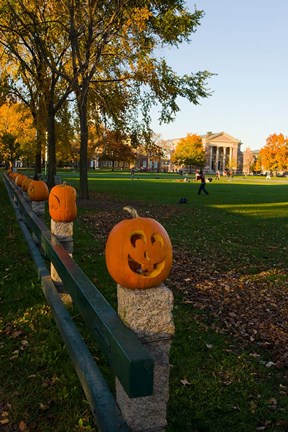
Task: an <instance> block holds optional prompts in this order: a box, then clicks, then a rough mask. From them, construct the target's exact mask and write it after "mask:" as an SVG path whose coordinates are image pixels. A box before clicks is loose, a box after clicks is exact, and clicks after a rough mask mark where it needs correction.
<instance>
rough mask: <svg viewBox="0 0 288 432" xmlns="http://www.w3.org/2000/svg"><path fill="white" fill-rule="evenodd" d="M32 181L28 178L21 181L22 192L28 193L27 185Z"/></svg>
mask: <svg viewBox="0 0 288 432" xmlns="http://www.w3.org/2000/svg"><path fill="white" fill-rule="evenodd" d="M32 181H33V180H32V179H31V178H29V177H26V178H25V179H24V180H23V181H22V184H21V186H22V189H23V191H24V192H27V193H28V188H29V185H30V183H31V182H32Z"/></svg>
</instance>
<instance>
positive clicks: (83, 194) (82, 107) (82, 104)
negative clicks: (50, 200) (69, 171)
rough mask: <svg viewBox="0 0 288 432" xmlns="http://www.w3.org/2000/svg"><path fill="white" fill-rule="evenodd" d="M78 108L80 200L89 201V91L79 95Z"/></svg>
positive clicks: (83, 91)
mask: <svg viewBox="0 0 288 432" xmlns="http://www.w3.org/2000/svg"><path fill="white" fill-rule="evenodd" d="M77 107H78V112H79V120H80V133H81V136H80V164H79V169H80V198H82V199H85V200H88V199H89V189H88V160H87V154H88V118H87V89H85V90H84V89H83V90H82V91H81V93H79V94H78V95H77Z"/></svg>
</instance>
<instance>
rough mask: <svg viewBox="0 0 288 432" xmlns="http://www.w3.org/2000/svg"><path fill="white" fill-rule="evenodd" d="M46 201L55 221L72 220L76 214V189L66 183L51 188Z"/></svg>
mask: <svg viewBox="0 0 288 432" xmlns="http://www.w3.org/2000/svg"><path fill="white" fill-rule="evenodd" d="M48 203H49V213H50V216H51V218H52V219H53V220H54V221H55V222H72V221H73V220H74V219H75V218H76V216H77V205H76V190H75V189H74V188H73V187H72V186H69V185H67V184H66V183H63V184H61V185H57V186H54V187H53V188H52V189H51V192H50V194H49V200H48Z"/></svg>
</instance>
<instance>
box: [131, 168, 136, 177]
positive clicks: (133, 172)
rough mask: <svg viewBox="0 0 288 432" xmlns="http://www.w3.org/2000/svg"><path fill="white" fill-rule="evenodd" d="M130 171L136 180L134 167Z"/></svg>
mask: <svg viewBox="0 0 288 432" xmlns="http://www.w3.org/2000/svg"><path fill="white" fill-rule="evenodd" d="M130 173H131V179H132V180H134V175H135V170H134V168H132V169H131V171H130Z"/></svg>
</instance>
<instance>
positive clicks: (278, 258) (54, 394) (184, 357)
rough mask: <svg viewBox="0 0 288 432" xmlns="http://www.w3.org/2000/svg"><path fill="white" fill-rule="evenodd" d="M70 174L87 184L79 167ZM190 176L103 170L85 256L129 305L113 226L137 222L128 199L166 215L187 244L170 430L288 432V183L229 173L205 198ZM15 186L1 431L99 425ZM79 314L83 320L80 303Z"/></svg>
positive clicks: (4, 224)
mask: <svg viewBox="0 0 288 432" xmlns="http://www.w3.org/2000/svg"><path fill="white" fill-rule="evenodd" d="M60 175H61V178H62V180H66V181H67V182H69V183H71V184H73V185H74V186H75V187H76V188H77V187H78V184H79V179H78V174H77V173H73V172H68V171H63V172H61V173H60ZM180 180H183V178H181V177H180V176H178V175H176V174H170V175H164V174H137V173H136V175H135V179H134V180H131V178H130V174H129V173H125V172H123V173H122V172H115V173H112V172H99V173H98V172H91V173H90V174H89V188H90V191H91V200H90V201H89V202H83V201H79V204H78V209H79V217H78V218H77V220H76V221H75V223H74V240H75V246H74V258H75V260H76V261H77V262H78V263H79V264H80V266H81V267H82V268H83V270H84V271H85V272H86V273H87V275H88V276H89V277H90V279H91V280H92V281H93V282H94V283H95V285H96V286H97V288H98V289H99V290H100V291H101V292H103V294H104V295H105V297H106V298H107V299H108V300H109V302H111V304H112V305H113V306H114V307H115V308H116V307H117V306H116V288H115V283H114V282H113V281H112V280H111V278H110V276H109V275H108V274H107V270H106V267H105V259H104V255H103V252H104V247H105V240H106V238H107V235H108V233H109V232H110V230H111V228H112V227H113V226H114V225H115V223H117V221H119V220H121V219H123V218H124V217H127V215H125V213H124V212H123V211H122V208H123V207H124V205H132V206H134V207H136V208H137V210H138V212H139V214H140V215H142V216H149V217H153V218H155V219H157V220H158V221H159V222H161V223H162V224H163V225H164V227H165V228H166V230H167V231H168V233H169V235H170V238H171V240H172V244H173V250H174V263H173V268H172V272H171V274H170V276H169V278H168V280H167V282H166V283H167V286H169V287H170V288H171V289H172V291H173V293H174V297H175V307H174V319H175V325H176V335H175V338H174V341H173V344H172V349H171V355H170V362H171V378H170V387H171V390H170V401H169V405H168V425H169V426H168V428H167V431H168V432H178V431H179V432H180V431H181V432H182V431H184V432H188V431H189V432H230V431H231V432H232V431H233V432H234V431H235V432H242V431H243V432H244V431H245V432H252V431H256V430H259V431H260V430H263V431H266V430H267V431H273V432H278V431H279V432H280V431H281V432H283V431H287V430H288V421H287V411H288V396H287V395H288V372H287V366H288V343H287V342H288V340H287V339H288V338H287V336H288V318H287V316H288V281H287V269H288V264H287V247H288V246H287V232H288V218H287V216H288V180H287V179H274V180H273V179H272V180H271V181H270V182H269V181H266V180H265V178H259V177H256V178H254V177H253V178H246V179H245V178H243V177H239V178H234V179H233V180H232V181H228V180H227V179H223V178H222V179H221V180H220V181H219V182H215V180H214V181H212V183H209V184H207V190H208V191H209V193H210V194H209V196H205V195H200V196H198V195H197V190H198V186H199V184H197V183H195V182H193V181H192V177H191V178H189V176H188V180H190V181H188V182H185V183H184V182H182V181H180ZM6 195H7V194H6V190H5V188H4V186H3V184H2V182H1V184H0V211H1V218H0V226H1V232H2V233H4V234H3V238H2V240H3V241H2V242H1V245H0V252H1V261H0V274H1V282H0V302H1V303H0V308H1V323H0V324H1V327H0V350H1V351H0V355H1V366H2V367H1V369H0V379H1V384H2V385H1V389H0V431H2V430H3V431H14V430H15V431H16V430H21V429H19V427H20V425H21V424H22V426H23V425H26V427H27V430H29V431H35V432H36V431H41V432H45V431H51V430H53V431H58V432H62V431H63V432H64V431H67V430H70V431H82V430H83V431H84V430H95V429H94V426H93V422H92V419H91V416H90V413H89V408H88V405H87V403H86V402H85V401H84V396H83V394H82V390H81V388H80V385H79V384H78V381H77V377H76V374H75V373H74V371H73V368H72V366H70V363H69V359H68V358H67V353H66V350H65V347H63V344H62V343H61V338H60V337H59V336H58V333H57V329H56V328H55V325H54V323H53V319H52V318H51V315H50V312H49V308H48V307H47V306H46V304H45V299H44V296H43V295H42V292H41V289H40V287H39V283H38V281H37V277H36V272H35V271H34V268H33V264H32V262H31V259H30V256H29V255H28V251H27V247H26V245H25V243H24V241H23V240H22V238H21V232H20V230H19V229H18V226H17V223H16V222H15V216H14V214H13V211H12V207H11V205H10V203H9V202H8V200H7V196H6ZM182 197H185V198H187V199H188V204H179V203H178V201H179V199H180V198H182ZM75 320H77V321H78V324H79V326H81V325H82V323H81V320H79V318H78V317H77V313H76V311H75ZM85 337H86V336H85ZM87 339H89V338H88V336H87ZM92 345H93V344H92ZM91 349H92V350H93V352H94V353H95V357H97V358H99V361H100V363H101V365H102V368H103V371H104V373H105V374H106V375H107V377H108V379H109V380H110V382H111V383H113V378H111V376H109V372H107V366H106V365H105V362H104V361H103V360H101V356H100V354H99V352H98V351H97V347H95V346H94V345H93V346H92V348H91ZM111 385H113V384H111ZM1 413H2V414H1ZM3 413H4V414H3ZM1 420H4V423H3V422H2V423H1ZM6 420H8V421H6ZM5 421H6V422H5ZM21 422H23V423H21ZM1 424H2V426H1ZM1 427H2V428H3V429H1ZM17 427H18V429H17ZM23 427H24V426H23ZM23 430H26V429H23Z"/></svg>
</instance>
